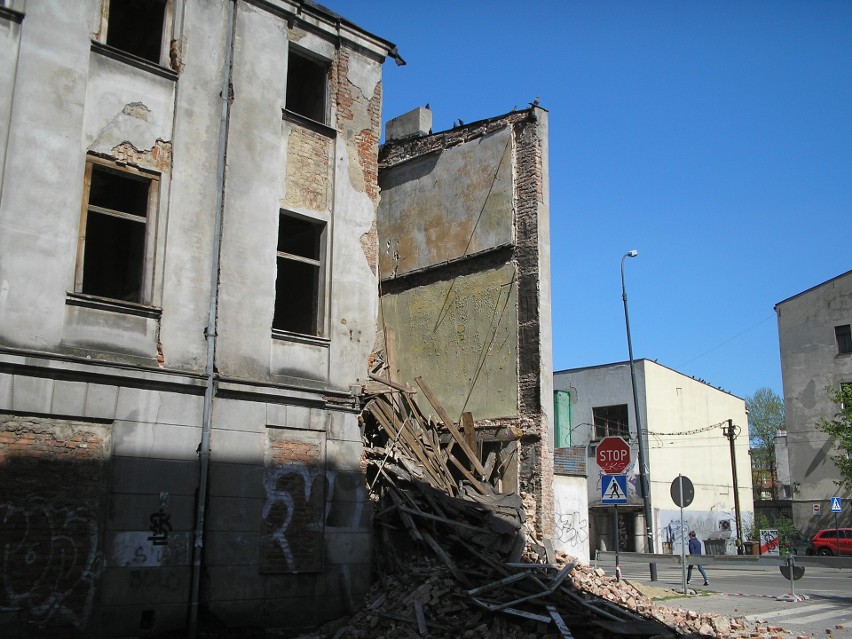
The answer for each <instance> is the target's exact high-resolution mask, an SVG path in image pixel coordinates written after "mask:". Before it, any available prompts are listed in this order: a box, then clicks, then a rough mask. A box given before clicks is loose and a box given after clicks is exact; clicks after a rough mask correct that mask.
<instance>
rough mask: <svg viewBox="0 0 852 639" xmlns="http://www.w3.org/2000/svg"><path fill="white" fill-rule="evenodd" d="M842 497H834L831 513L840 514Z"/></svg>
mask: <svg viewBox="0 0 852 639" xmlns="http://www.w3.org/2000/svg"><path fill="white" fill-rule="evenodd" d="M840 510H841V509H840V497H832V498H831V512H833V513H839V512H840Z"/></svg>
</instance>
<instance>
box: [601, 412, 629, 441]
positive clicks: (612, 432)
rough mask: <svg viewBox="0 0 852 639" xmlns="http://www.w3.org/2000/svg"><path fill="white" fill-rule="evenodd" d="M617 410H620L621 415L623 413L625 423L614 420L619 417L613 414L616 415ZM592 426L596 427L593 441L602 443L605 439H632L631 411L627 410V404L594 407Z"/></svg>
mask: <svg viewBox="0 0 852 639" xmlns="http://www.w3.org/2000/svg"><path fill="white" fill-rule="evenodd" d="M615 409H618V413H619V414H621V413H623V416H624V420H623V422H622V421H619V420H617V419H614V417H617V416H615V415H612V414H611V413H614V412H615ZM604 411H606V413H604ZM592 424H593V425H594V433H593V436H592V441H600V440H602V439H603V438H604V437H623V438H625V439H628V440H629V439H630V411H629V410H628V408H627V404H612V405H610V406H594V407H593V408H592Z"/></svg>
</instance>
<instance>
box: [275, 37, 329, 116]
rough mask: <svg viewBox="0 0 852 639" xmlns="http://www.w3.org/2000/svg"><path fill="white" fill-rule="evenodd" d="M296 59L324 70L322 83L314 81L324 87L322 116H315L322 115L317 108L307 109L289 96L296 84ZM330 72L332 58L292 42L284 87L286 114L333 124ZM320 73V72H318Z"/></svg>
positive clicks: (288, 54)
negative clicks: (330, 103)
mask: <svg viewBox="0 0 852 639" xmlns="http://www.w3.org/2000/svg"><path fill="white" fill-rule="evenodd" d="M294 60H298V61H300V62H301V63H302V64H307V65H314V66H316V67H319V69H320V70H321V71H322V74H321V76H322V81H321V83H320V82H319V81H318V79H315V80H314V81H315V82H316V83H317V84H321V87H320V88H321V89H322V108H321V110H322V113H321V116H322V117H321V118H317V117H315V116H316V115H320V114H319V113H318V112H317V111H318V110H316V109H305V108H303V107H302V106H301V105H299V104H293V103H292V100H288V96H289V95H290V89H291V88H292V87H293V85H294V84H296V82H295V80H296V78H295V77H294V74H295V65H294V64H293V62H294ZM330 72H331V60H327V59H326V58H323V57H321V56H318V55H316V54H315V53H313V52H311V51H308V50H307V49H303V48H302V47H299V46H295V45H293V44H290V47H289V49H288V53H287V84H286V87H285V89H284V113H285V114H286V115H290V116H295V119H297V120H298V119H300V118H304V119H306V120H309V121H311V122H316V123H318V124H322V125H324V126H330V125H331V113H330V108H329V97H330V95H331V82H330ZM318 75H319V74H318Z"/></svg>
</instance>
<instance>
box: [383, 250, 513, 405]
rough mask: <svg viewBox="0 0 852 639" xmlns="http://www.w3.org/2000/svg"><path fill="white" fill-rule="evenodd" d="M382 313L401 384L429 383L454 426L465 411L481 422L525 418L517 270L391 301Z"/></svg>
mask: <svg viewBox="0 0 852 639" xmlns="http://www.w3.org/2000/svg"><path fill="white" fill-rule="evenodd" d="M380 306H381V309H380V313H381V314H382V320H383V321H382V324H381V325H383V326H384V327H385V330H386V331H387V334H386V345H387V349H388V361H389V363H390V364H391V365H392V371H391V375H392V378H393V379H395V380H399V381H401V382H403V383H412V382H413V380H414V378H415V377H417V376H422V377H423V379H424V380H425V381H426V382H427V383H428V384H429V386H430V387H431V388H432V390H433V391H434V392H435V394H436V396H437V397H438V399H439V400H440V401H441V402H442V403H443V404H444V408H446V409H447V412H448V413H449V415H450V416H451V417H452V418H453V419H457V418H458V416H459V415H460V414H461V413H462V412H464V411H469V412H472V413H473V417H474V419H477V420H480V419H494V418H499V417H517V416H518V395H517V392H518V373H517V361H518V339H517V331H516V328H515V327H516V324H517V285H516V282H515V269H514V267H513V266H512V265H511V264H507V265H504V266H502V267H500V268H496V269H491V270H486V271H481V272H478V273H473V274H470V275H463V276H459V277H456V278H455V279H452V280H447V281H440V282H435V283H432V284H428V285H425V286H420V287H416V288H413V289H409V290H407V291H404V292H401V293H398V294H394V295H385V296H383V297H382V301H381V305H380ZM391 327H393V328H391ZM448 370H451V371H454V373H453V374H452V375H448V374H447V371H448ZM459 380H464V381H463V383H462V384H460V383H459ZM417 397H418V401H419V402H421V408H422V409H423V410H424V411H425V412H426V413H427V414H429V413H434V411H433V410H432V409H431V407H429V406H428V404H426V403H425V400H424V399H423V398H422V397H421V396H420V395H419V394H418V396H417Z"/></svg>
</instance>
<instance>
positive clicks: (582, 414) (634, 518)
mask: <svg viewBox="0 0 852 639" xmlns="http://www.w3.org/2000/svg"><path fill="white" fill-rule="evenodd" d="M635 370H636V387H637V394H638V404H639V412H640V415H639V416H640V422H641V427H642V430H643V432H644V433H646V434H647V442H648V459H647V466H648V469H649V473H648V478H649V482H650V497H651V509H652V513H653V522H652V525H653V533H654V537H653V538H654V549H653V550H654V552H666V551H669V550H670V549H672V542H673V541H677V540H678V532H679V530H680V509H679V508H678V507H677V506H676V505H675V503H674V501H673V499H672V496H671V485H672V482H673V481H674V480H676V479H677V478H678V476H679V475H683V476H685V477H687V478H689V480H690V481H691V482H692V484H693V486H694V488H695V497H694V500H693V502H692V504H691V505H690V506H689V507H688V508H685V509H684V520H685V522H686V523H685V526H686V528H687V529H688V530H695V531H696V532H697V533H698V537H699V538H700V539H702V540H705V541H706V540H708V539H732V538H735V537H736V532H735V531H736V511H735V499H734V490H733V473H732V463H731V453H730V441H729V439H728V438H727V437H725V436H724V435H723V427H724V426H727V422H728V420H732V422H733V425H734V432H738V436H737V437H736V438H735V439H734V449H735V456H736V473H737V480H738V481H737V484H738V488H739V490H738V492H739V502H740V504H739V505H740V509H741V515H742V516H743V517H744V518H745V519H746V521H750V519H751V517H752V513H753V506H752V481H751V470H750V466H751V464H750V458H749V455H748V426H747V418H746V410H745V402H744V400H742V399H740V398H739V397H735V396H734V395H731V394H730V393H728V392H726V391H723V390H721V389H718V388H714V387H713V386H710V385H709V384H707V383H705V382H703V381H700V380H696V379H693V378H691V377H688V376H686V375H683V374H681V373H678V372H677V371H675V370H672V369H670V368H667V367H665V366H662V365H660V364H657V363H656V362H654V361H651V360H647V359H640V360H636V361H635ZM554 389H555V391H556V392H557V393H559V392H567V393H569V394H570V401H571V410H570V427H569V428H566V427H565V425H564V424H560V423H557V429H556V432H557V433H558V436H560V437H561V440H564V441H560V442H559V446H573V447H580V446H581V447H586V450H587V461H586V469H587V473H588V503H589V533H588V537H589V546H590V552H591V554H592V555H594V551H595V550H596V549H609V550H611V549H613V548H614V545H613V541H612V530H613V513H614V508H613V507H612V506H602V505H601V482H602V477H603V473H602V471H601V470H600V469H599V467H598V465H597V462H596V460H595V450H596V446H597V443H598V442H599V441H600V440H601V439H602V438H604V437H607V436H619V437H624V438H626V439H627V440H628V441H629V442H630V445H631V465H630V466H629V468H628V470H627V471H626V474H627V476H628V504H627V505H625V506H619V508H618V511H619V525H620V528H619V538H620V546H619V547H620V548H621V549H622V550H629V551H634V550H635V551H644V550H645V518H644V514H643V507H642V500H641V498H640V496H639V494H638V493H637V491H638V490H639V476H638V469H639V465H638V439H637V433H636V415H635V411H634V403H633V393H632V390H631V379H630V365H629V363H628V362H620V363H615V364H607V365H602V366H592V367H585V368H575V369H569V370H563V371H558V372H556V373H554ZM562 414H564V412H563V413H562ZM566 431H568V432H569V433H570V436H568V435H565V433H566ZM554 490H558V487H557V486H555V487H554ZM559 499H560V496H559V495H555V496H554V501H556V502H557V503H558V502H559ZM731 545H732V544H730V543H729V544H727V546H728V552H730V551H731V549H730V546H731ZM678 548H679V546H677V544H675V546H674V549H675V551H677V549H678Z"/></svg>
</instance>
